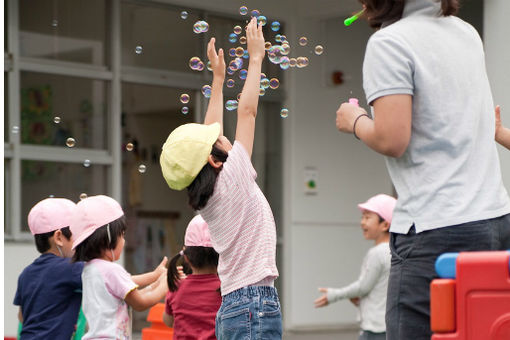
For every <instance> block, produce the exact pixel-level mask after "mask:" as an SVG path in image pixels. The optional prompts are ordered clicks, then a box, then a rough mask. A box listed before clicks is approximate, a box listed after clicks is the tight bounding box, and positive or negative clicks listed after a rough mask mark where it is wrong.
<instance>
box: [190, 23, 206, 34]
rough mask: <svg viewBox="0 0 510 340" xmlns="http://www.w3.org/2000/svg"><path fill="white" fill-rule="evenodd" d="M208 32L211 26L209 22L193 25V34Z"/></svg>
mask: <svg viewBox="0 0 510 340" xmlns="http://www.w3.org/2000/svg"><path fill="white" fill-rule="evenodd" d="M207 31H209V24H208V23H207V21H204V20H199V21H197V22H195V24H194V25H193V32H195V33H197V34H199V33H205V32H207Z"/></svg>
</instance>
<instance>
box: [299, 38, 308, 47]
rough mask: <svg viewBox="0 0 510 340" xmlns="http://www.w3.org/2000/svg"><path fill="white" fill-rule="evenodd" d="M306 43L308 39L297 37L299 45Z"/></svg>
mask: <svg viewBox="0 0 510 340" xmlns="http://www.w3.org/2000/svg"><path fill="white" fill-rule="evenodd" d="M306 44H308V39H307V38H306V37H301V38H299V45H301V46H306Z"/></svg>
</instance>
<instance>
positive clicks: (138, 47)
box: [135, 45, 143, 54]
mask: <svg viewBox="0 0 510 340" xmlns="http://www.w3.org/2000/svg"><path fill="white" fill-rule="evenodd" d="M142 52H143V47H142V46H140V45H138V46H136V47H135V53H136V54H142Z"/></svg>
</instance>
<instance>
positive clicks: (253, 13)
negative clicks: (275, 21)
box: [250, 9, 260, 18]
mask: <svg viewBox="0 0 510 340" xmlns="http://www.w3.org/2000/svg"><path fill="white" fill-rule="evenodd" d="M250 14H251V16H252V17H255V18H258V17H259V16H260V11H259V10H258V9H254V10H253V11H251V13H250Z"/></svg>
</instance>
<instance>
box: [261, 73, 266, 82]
mask: <svg viewBox="0 0 510 340" xmlns="http://www.w3.org/2000/svg"><path fill="white" fill-rule="evenodd" d="M264 78H267V76H266V74H265V73H264V72H261V73H260V80H262V79H264Z"/></svg>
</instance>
